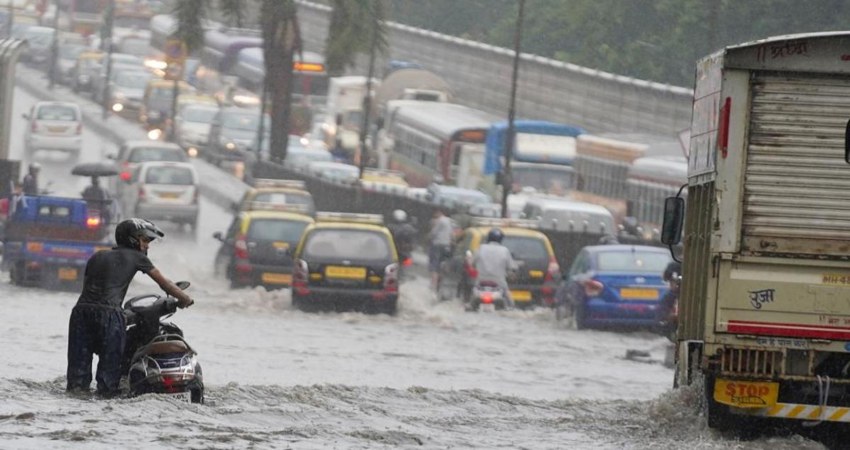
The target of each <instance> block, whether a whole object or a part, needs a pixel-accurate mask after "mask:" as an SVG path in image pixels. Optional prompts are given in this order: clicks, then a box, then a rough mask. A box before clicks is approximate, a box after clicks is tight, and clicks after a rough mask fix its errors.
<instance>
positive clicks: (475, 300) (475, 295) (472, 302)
mask: <svg viewBox="0 0 850 450" xmlns="http://www.w3.org/2000/svg"><path fill="white" fill-rule="evenodd" d="M506 306H507V293H506V292H505V290H504V289H502V288H501V287H500V286H499V284H498V283H495V282H492V281H479V282H477V283H475V285H474V286H472V291H471V293H470V295H469V302H467V304H466V310H467V311H480V312H490V311H496V310H500V309H505V307H506Z"/></svg>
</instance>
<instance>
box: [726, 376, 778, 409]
mask: <svg viewBox="0 0 850 450" xmlns="http://www.w3.org/2000/svg"><path fill="white" fill-rule="evenodd" d="M778 398H779V383H776V382H772V381H735V380H723V379H718V380H716V381H715V382H714V400H715V401H716V402H718V403H723V404H724V405H729V406H734V407H736V408H769V407H771V406H774V405H776V400H777V399H778Z"/></svg>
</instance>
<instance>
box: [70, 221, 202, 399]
mask: <svg viewBox="0 0 850 450" xmlns="http://www.w3.org/2000/svg"><path fill="white" fill-rule="evenodd" d="M164 236H165V233H163V232H162V230H160V229H159V227H157V226H156V225H154V224H153V223H152V222H150V221H148V220H144V219H127V220H124V221H122V222H121V223H119V224H118V226H117V227H116V228H115V242H116V244H117V246H116V247H114V248H112V249H111V250H103V251H100V252H97V253H95V254H94V255H92V257H91V258H89V261H88V263H86V269H85V273H84V278H83V290H82V293H81V294H80V297H79V299H78V300H77V304H76V305H75V306H74V309H73V310H72V312H71V319H70V323H69V326H68V370H67V390H68V391H70V392H74V391H77V392H79V391H82V392H88V391H89V388H90V384H91V379H92V373H91V365H92V355H94V354H97V355H98V358H99V360H98V364H97V375H96V380H97V394H98V395H100V396H102V397H107V398H108V397H114V396H115V395H117V394H118V393H119V392H120V391H119V387H118V385H119V381H120V379H121V376H122V373H121V362H122V356H123V352H124V344H125V339H126V327H125V318H124V313H123V311H122V309H121V303H122V302H123V300H124V296H125V295H126V294H127V288H128V287H129V286H130V282H131V281H132V280H133V277H134V276H135V275H136V272H143V273H145V274H147V275H148V276H149V277H151V278H152V279H153V280H154V281H156V283H157V284H158V285H159V287H160V288H162V290H164V291H165V292H166V293H167V294H168V295H170V296H172V297H174V298H176V299H177V301H178V306H179V307H181V308H186V307H188V306H190V305H192V304H193V303H194V301H193V300H192V299H191V298H190V297H189V296H188V295H187V294H186V293H185V292H184V291H183V290H181V289H180V288H179V287H178V286H177V285H175V284H174V283H173V282H171V281H170V280H169V279H168V278H166V277H165V276H164V275H163V274H162V273H161V272H160V271H159V270H158V269H157V268H156V267H154V265H153V263H151V261H150V259H148V256H147V253H148V246H149V245H150V243H151V242H152V241H153V240H154V239H157V238H162V237H164Z"/></svg>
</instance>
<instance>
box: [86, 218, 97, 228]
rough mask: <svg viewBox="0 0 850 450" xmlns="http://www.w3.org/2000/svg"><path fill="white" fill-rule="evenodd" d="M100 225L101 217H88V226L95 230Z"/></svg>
mask: <svg viewBox="0 0 850 450" xmlns="http://www.w3.org/2000/svg"><path fill="white" fill-rule="evenodd" d="M99 226H100V217H89V218H87V219H86V227H87V228H88V229H90V230H94V229H96V228H97V227H99Z"/></svg>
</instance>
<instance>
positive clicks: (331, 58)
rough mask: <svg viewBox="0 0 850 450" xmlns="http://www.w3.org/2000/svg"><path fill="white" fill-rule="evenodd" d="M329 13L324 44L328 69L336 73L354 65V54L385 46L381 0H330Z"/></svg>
mask: <svg viewBox="0 0 850 450" xmlns="http://www.w3.org/2000/svg"><path fill="white" fill-rule="evenodd" d="M332 4H333V13H332V14H331V23H330V27H329V31H328V38H327V42H326V44H325V60H326V61H327V65H328V72H330V73H331V74H332V75H339V74H341V73H342V72H344V70H345V68H346V67H348V66H351V65H353V64H354V61H355V57H356V55H357V54H358V53H369V52H370V51H371V47H372V39H373V37H374V38H375V44H376V47H377V48H376V50H377V51H379V52H382V53H383V52H385V51H386V48H387V28H386V24H385V22H384V20H385V16H386V7H385V5H384V3H383V1H382V0H333V2H332Z"/></svg>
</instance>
